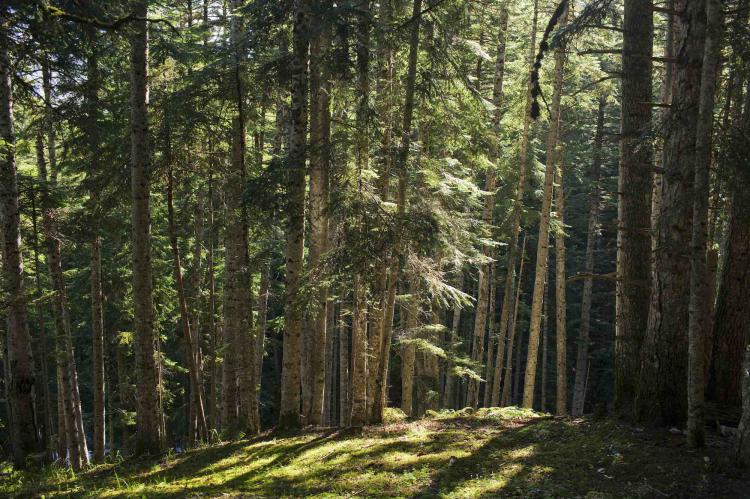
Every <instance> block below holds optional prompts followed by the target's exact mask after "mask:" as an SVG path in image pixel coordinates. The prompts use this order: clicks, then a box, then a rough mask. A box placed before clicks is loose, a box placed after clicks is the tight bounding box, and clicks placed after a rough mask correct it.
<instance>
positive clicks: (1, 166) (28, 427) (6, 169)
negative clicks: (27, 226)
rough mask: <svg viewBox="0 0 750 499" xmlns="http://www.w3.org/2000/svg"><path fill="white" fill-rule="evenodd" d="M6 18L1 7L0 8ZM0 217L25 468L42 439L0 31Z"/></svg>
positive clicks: (13, 425)
mask: <svg viewBox="0 0 750 499" xmlns="http://www.w3.org/2000/svg"><path fill="white" fill-rule="evenodd" d="M2 13H3V14H5V9H3V10H2ZM0 139H2V140H1V141H0V155H1V156H0V210H2V211H0V215H1V216H0V219H1V220H2V223H3V229H2V257H3V265H2V280H1V281H2V286H3V292H4V295H5V296H7V297H8V298H9V299H10V303H9V304H8V306H7V309H6V317H7V342H6V348H7V351H8V354H7V355H8V356H7V359H5V362H4V364H6V373H8V374H9V375H10V377H9V378H6V393H7V397H8V405H9V406H10V412H9V419H10V421H9V423H10V441H11V446H12V452H13V462H14V464H15V465H16V466H19V467H23V466H25V464H26V456H28V455H29V454H31V453H33V452H36V451H38V450H39V446H40V441H39V436H38V433H37V428H36V424H35V422H36V414H35V411H34V409H35V408H34V396H35V379H34V359H33V358H32V353H31V352H32V349H31V346H32V345H31V335H30V334H29V329H28V324H27V322H26V303H25V301H24V289H23V259H22V257H21V231H20V215H19V211H18V178H17V172H16V158H15V132H14V129H13V94H12V92H11V67H10V57H9V55H8V41H7V40H6V39H5V36H4V35H3V34H2V33H0Z"/></svg>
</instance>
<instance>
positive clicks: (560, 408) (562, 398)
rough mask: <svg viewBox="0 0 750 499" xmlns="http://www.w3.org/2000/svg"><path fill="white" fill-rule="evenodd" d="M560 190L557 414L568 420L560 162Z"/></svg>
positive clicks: (557, 196)
mask: <svg viewBox="0 0 750 499" xmlns="http://www.w3.org/2000/svg"><path fill="white" fill-rule="evenodd" d="M557 162H558V172H557V187H556V188H555V212H556V213H557V223H558V227H557V233H556V234H555V338H556V340H557V342H556V343H557V345H556V349H555V352H556V355H557V361H556V363H555V365H556V369H555V372H556V373H557V383H556V386H557V397H556V402H555V413H556V414H557V415H558V416H564V415H565V414H566V413H567V412H568V346H567V322H568V316H567V300H566V294H565V283H566V279H565V189H564V188H563V160H562V158H561V157H558V158H557Z"/></svg>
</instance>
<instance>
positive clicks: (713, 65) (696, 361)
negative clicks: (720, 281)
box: [687, 0, 723, 447]
mask: <svg viewBox="0 0 750 499" xmlns="http://www.w3.org/2000/svg"><path fill="white" fill-rule="evenodd" d="M705 9H706V35H705V36H706V38H705V45H704V53H703V65H702V69H701V84H700V97H699V104H698V122H697V124H696V138H695V166H694V185H693V230H692V234H691V250H690V303H689V307H688V308H689V312H688V315H689V323H688V336H689V346H688V424H687V427H688V442H689V443H690V445H691V446H693V447H702V446H703V445H704V443H705V389H706V386H705V385H706V382H705V366H704V362H705V349H706V343H705V342H706V337H707V332H708V328H709V327H710V320H711V304H710V297H709V286H708V276H709V274H708V266H707V260H706V257H707V254H706V251H707V250H708V247H707V244H708V198H709V194H710V185H709V182H710V166H711V142H712V140H711V139H712V135H713V114H714V100H715V94H716V79H717V73H718V70H719V58H720V55H721V54H720V53H721V44H722V36H721V31H722V24H723V19H722V18H723V13H722V6H721V4H720V2H719V0H707V1H706V5H705Z"/></svg>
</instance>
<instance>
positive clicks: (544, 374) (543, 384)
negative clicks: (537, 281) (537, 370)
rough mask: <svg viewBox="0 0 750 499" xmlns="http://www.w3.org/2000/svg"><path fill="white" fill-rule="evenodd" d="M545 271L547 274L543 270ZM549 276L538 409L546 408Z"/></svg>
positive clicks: (544, 309)
mask: <svg viewBox="0 0 750 499" xmlns="http://www.w3.org/2000/svg"><path fill="white" fill-rule="evenodd" d="M545 272H546V273H547V274H548V273H549V272H547V271H546V270H545ZM549 284H550V282H549V276H548V277H547V280H546V281H545V283H544V304H543V305H542V368H541V378H542V379H541V383H540V384H541V388H540V390H539V391H540V392H541V399H542V400H541V403H540V404H539V409H540V410H541V411H542V412H545V411H546V410H547V364H548V359H549V357H548V352H549Z"/></svg>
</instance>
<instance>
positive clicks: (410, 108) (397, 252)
mask: <svg viewBox="0 0 750 499" xmlns="http://www.w3.org/2000/svg"><path fill="white" fill-rule="evenodd" d="M421 13H422V0H414V3H413V6H412V17H413V18H414V19H415V21H414V22H412V23H411V26H410V32H409V59H408V64H407V70H406V86H405V95H404V107H403V121H402V123H401V144H400V145H399V149H398V154H397V155H396V162H395V166H396V170H397V173H398V192H397V195H396V205H397V213H398V215H399V217H400V219H403V217H404V215H405V214H406V208H407V207H406V203H407V190H408V179H409V171H408V163H407V160H408V159H409V149H410V147H411V125H412V118H413V116H414V90H415V87H416V80H417V58H418V55H419V26H420V17H421ZM396 239H397V240H396V241H394V243H393V245H392V246H393V248H394V255H392V256H391V265H390V270H389V276H388V285H387V286H386V290H385V300H384V301H385V314H384V317H383V333H382V335H381V343H380V365H379V367H380V369H379V371H378V372H377V374H376V375H377V376H378V382H377V386H378V387H379V388H380V393H379V394H376V397H377V399H376V401H375V403H376V404H377V409H376V417H375V418H374V420H376V421H382V420H383V409H385V407H386V397H387V393H386V392H387V389H388V364H389V360H390V354H391V353H390V352H391V336H392V334H393V315H394V309H395V304H396V286H397V284H398V278H399V275H400V273H401V272H400V271H401V266H402V264H403V262H402V259H403V258H404V251H403V248H402V241H401V240H400V238H399V237H398V236H397V237H396Z"/></svg>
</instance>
